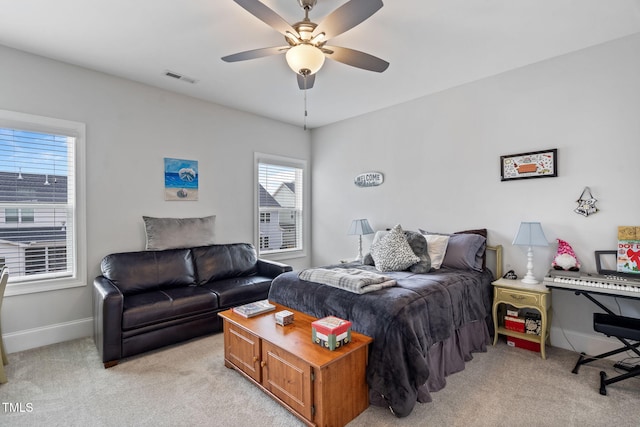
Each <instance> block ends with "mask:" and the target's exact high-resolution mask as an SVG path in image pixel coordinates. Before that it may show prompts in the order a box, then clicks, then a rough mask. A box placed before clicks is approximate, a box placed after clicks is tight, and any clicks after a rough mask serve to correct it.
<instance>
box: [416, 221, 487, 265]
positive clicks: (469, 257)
mask: <svg viewBox="0 0 640 427" xmlns="http://www.w3.org/2000/svg"><path fill="white" fill-rule="evenodd" d="M420 231H421V232H422V233H424V234H440V235H443V236H449V243H448V244H447V251H446V252H445V255H444V259H443V260H442V267H449V268H458V269H462V270H476V271H482V270H483V267H484V254H485V251H486V248H487V238H486V237H485V236H482V235H480V234H475V233H474V232H473V230H471V231H469V232H460V234H458V233H456V234H446V233H434V232H428V231H424V230H422V229H421V230H420Z"/></svg>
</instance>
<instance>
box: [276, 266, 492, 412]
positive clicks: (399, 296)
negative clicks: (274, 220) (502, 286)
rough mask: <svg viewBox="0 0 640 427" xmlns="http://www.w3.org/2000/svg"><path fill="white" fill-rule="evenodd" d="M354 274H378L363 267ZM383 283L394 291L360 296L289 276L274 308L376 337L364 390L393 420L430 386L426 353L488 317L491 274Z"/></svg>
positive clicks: (400, 276) (409, 277) (281, 280)
mask: <svg viewBox="0 0 640 427" xmlns="http://www.w3.org/2000/svg"><path fill="white" fill-rule="evenodd" d="M357 268H362V269H365V270H369V271H376V270H375V268H374V267H371V266H366V265H359V264H358V265H357ZM385 275H388V276H391V277H392V278H393V279H395V280H396V282H397V284H396V286H394V287H390V288H385V289H381V290H379V291H375V292H369V293H366V294H355V293H353V292H348V291H345V290H342V289H338V288H335V287H331V286H327V285H322V284H319V283H314V282H308V281H305V280H301V279H299V278H298V273H297V272H288V273H284V274H282V275H280V276H278V277H277V278H276V279H274V280H273V282H272V284H271V290H270V291H269V300H271V301H273V302H276V303H279V304H282V305H285V306H287V307H290V308H293V309H294V310H298V311H302V312H304V313H307V314H310V315H312V316H315V317H324V316H329V315H333V316H338V317H340V318H343V319H348V320H350V321H351V322H352V329H353V330H355V331H357V332H360V333H363V334H365V335H368V336H370V337H372V338H373V343H372V344H371V347H370V353H369V354H370V357H369V365H368V367H367V383H368V384H369V388H370V389H371V390H372V391H373V392H375V393H377V394H378V395H380V396H382V397H383V398H384V399H385V401H386V403H387V404H388V405H389V407H390V408H391V410H392V411H393V413H394V414H395V415H396V416H398V417H404V416H407V415H408V414H409V413H411V411H412V410H413V407H414V406H415V404H416V401H417V400H418V396H419V389H420V387H421V386H423V385H424V384H425V382H426V381H427V379H428V378H429V362H428V357H427V355H428V351H429V348H430V347H431V346H432V345H433V344H435V343H437V342H440V341H444V340H446V339H447V338H449V337H451V336H452V335H453V333H454V330H456V329H458V328H460V327H461V326H463V325H466V324H468V323H471V322H474V321H485V320H486V319H487V317H488V316H489V315H490V313H491V281H492V274H491V272H489V271H484V272H475V271H462V270H453V269H446V268H442V269H440V270H437V271H436V272H433V273H428V274H414V273H410V272H385ZM309 336H311V335H309ZM309 339H311V338H309Z"/></svg>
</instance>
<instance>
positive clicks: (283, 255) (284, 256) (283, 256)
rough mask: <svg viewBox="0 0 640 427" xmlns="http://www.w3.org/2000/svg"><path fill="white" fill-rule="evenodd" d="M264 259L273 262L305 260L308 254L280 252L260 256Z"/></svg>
mask: <svg viewBox="0 0 640 427" xmlns="http://www.w3.org/2000/svg"><path fill="white" fill-rule="evenodd" d="M258 256H259V257H260V258H262V259H268V260H272V261H284V260H288V259H296V258H305V257H306V256H307V253H306V252H305V251H291V252H278V253H271V254H269V253H266V254H260V255H258Z"/></svg>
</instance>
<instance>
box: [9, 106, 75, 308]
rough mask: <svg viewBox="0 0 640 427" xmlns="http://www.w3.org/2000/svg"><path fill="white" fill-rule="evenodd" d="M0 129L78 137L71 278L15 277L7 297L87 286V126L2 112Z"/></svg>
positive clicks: (49, 118) (12, 112)
mask: <svg viewBox="0 0 640 427" xmlns="http://www.w3.org/2000/svg"><path fill="white" fill-rule="evenodd" d="M0 127H3V128H10V129H20V130H25V131H31V132H41V133H51V134H56V135H67V136H71V137H74V138H75V143H74V156H75V158H74V170H75V173H74V175H75V182H74V185H75V200H74V205H73V222H74V224H73V227H74V241H73V242H72V247H71V248H69V250H71V251H73V263H74V265H73V268H72V270H73V271H72V274H71V276H67V277H57V278H50V279H36V280H34V279H29V276H25V277H20V278H18V279H16V278H12V277H11V272H9V283H8V284H7V289H6V290H5V296H12V295H23V294H31V293H37V292H47V291H52V290H57V289H66V288H74V287H80V286H86V285H87V257H86V254H87V242H86V236H87V223H86V188H85V182H86V157H85V151H86V150H85V147H86V126H85V124H84V123H80V122H74V121H70V120H63V119H56V118H51V117H44V116H37V115H33V114H25V113H18V112H14V111H7V110H0Z"/></svg>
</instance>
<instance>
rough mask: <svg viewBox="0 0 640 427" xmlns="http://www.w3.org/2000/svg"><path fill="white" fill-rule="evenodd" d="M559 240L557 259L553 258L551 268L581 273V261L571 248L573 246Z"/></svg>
mask: <svg viewBox="0 0 640 427" xmlns="http://www.w3.org/2000/svg"><path fill="white" fill-rule="evenodd" d="M557 240H558V253H557V254H556V256H555V258H553V262H552V263H551V266H552V267H553V268H554V269H556V270H568V271H579V270H580V261H578V258H577V257H576V253H575V252H574V251H573V248H571V245H570V244H569V243H567V242H565V241H564V240H562V239H557Z"/></svg>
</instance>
